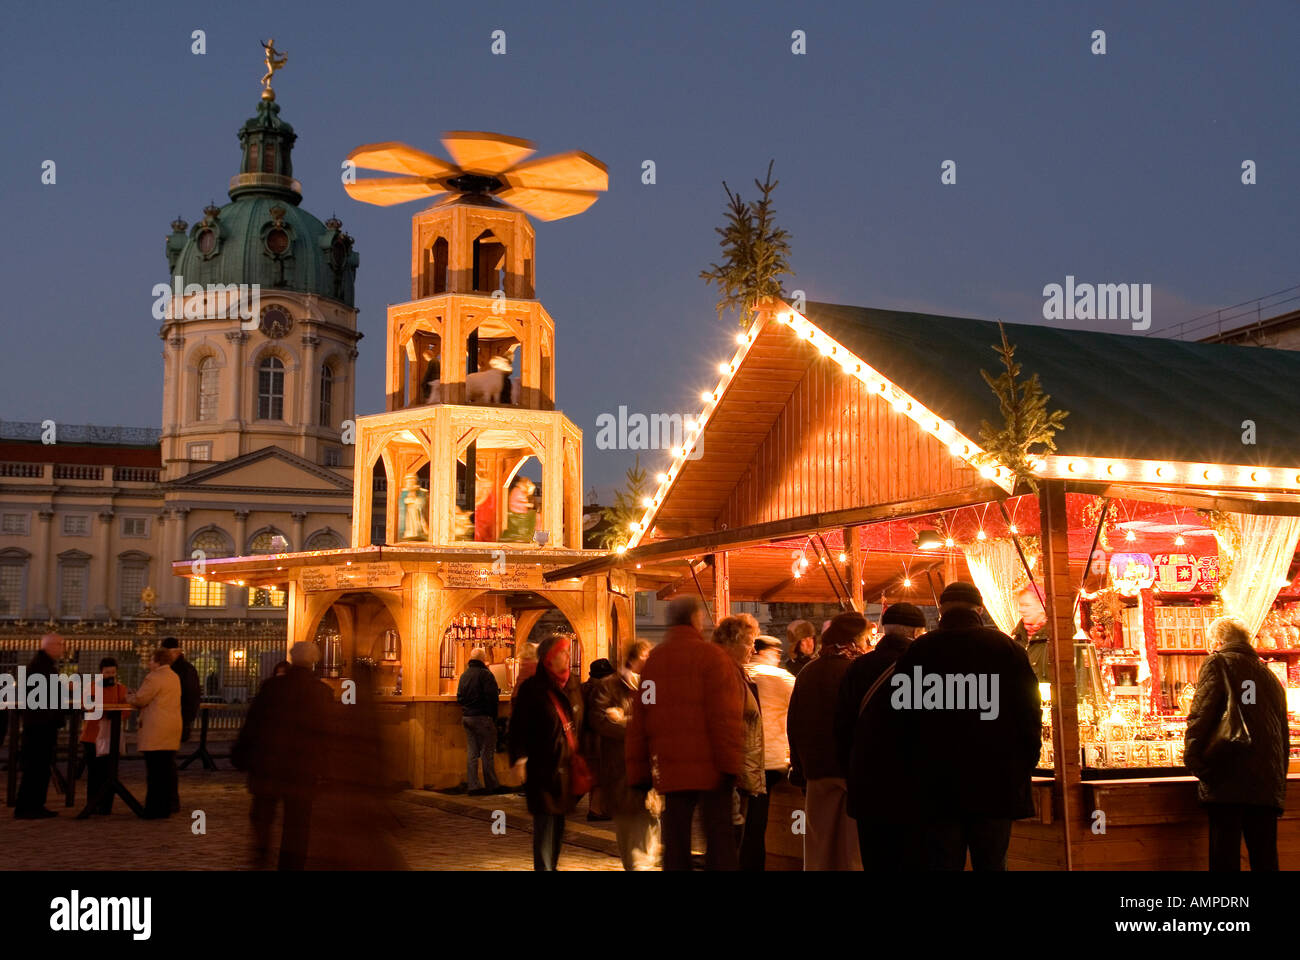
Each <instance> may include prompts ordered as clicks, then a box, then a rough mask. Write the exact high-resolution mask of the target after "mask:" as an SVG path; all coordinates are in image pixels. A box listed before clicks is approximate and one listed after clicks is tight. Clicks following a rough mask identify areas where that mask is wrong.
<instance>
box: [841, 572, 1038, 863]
mask: <svg viewBox="0 0 1300 960" xmlns="http://www.w3.org/2000/svg"><path fill="white" fill-rule="evenodd" d="M982 604H983V599H982V598H981V597H980V593H979V590H977V589H976V588H975V587H974V586H973V585H972V584H969V583H960V582H957V583H951V584H949V585H948V586H947V587H945V588H944V591H943V594H942V595H941V596H940V598H939V613H940V618H939V627H938V629H937V630H933V631H931V632H930V633H927V634H924V635H922V636H920V637H918V638H917V639H916V640H914V641H912V644H911V646H910V647H909V648H908V649H907V650H906V651H905V652H904V653H903V654H902V655H901V656H900V657H899V658H898V660H897V661H895V663H894V670H893V673H892V674H891V675H890V677H889V680H888V681H887V682H886V683H884V684H882V685H881V687H880V688H878V690H877V693H876V695H875V696H874V697H872V699H871V701H870V702H869V703H868V704H867V707H866V711H865V712H864V716H863V718H862V720H861V721H859V727H858V734H857V737H856V738H855V750H859V749H860V750H862V751H863V752H864V755H863V756H861V757H854V758H853V759H852V760H851V764H857V765H859V769H860V771H861V776H863V777H864V778H865V790H864V791H863V792H864V794H865V795H864V796H863V797H862V801H861V803H860V804H859V805H858V807H857V809H858V816H859V819H870V820H874V821H875V822H876V823H878V824H882V825H883V824H886V823H899V824H903V825H904V828H905V829H906V830H907V831H908V832H909V833H910V835H911V836H912V837H915V838H918V839H917V844H918V845H917V846H913V848H912V849H911V850H910V851H908V852H907V853H906V855H905V856H904V857H903V862H902V863H901V864H900V865H899V866H900V868H903V869H909V868H916V867H928V868H929V869H934V870H961V869H963V868H964V867H965V864H966V855H967V851H969V852H970V858H971V865H972V867H973V868H974V869H975V870H1005V869H1006V857H1007V845H1008V844H1009V842H1010V840H1011V824H1012V821H1014V820H1017V819H1020V818H1022V817H1028V816H1032V815H1033V813H1034V803H1033V795H1032V793H1031V792H1030V776H1031V774H1032V772H1033V770H1034V767H1035V765H1036V764H1037V763H1038V754H1039V751H1040V750H1041V748H1042V744H1041V740H1040V736H1041V733H1040V730H1041V724H1042V708H1041V703H1040V700H1039V694H1038V678H1037V677H1036V676H1035V675H1034V671H1033V668H1032V667H1031V666H1030V665H1029V658H1028V657H1027V656H1026V655H1025V652H1024V651H1023V650H1022V649H1020V647H1019V646H1018V645H1017V644H1016V642H1015V641H1014V640H1012V639H1011V638H1010V637H1009V636H1007V635H1006V634H1005V633H1001V632H1000V631H998V630H995V629H993V628H991V627H986V626H984V622H983V619H982V618H981V616H980V609H981V606H982ZM920 838H924V840H923V841H922V840H921V839H920ZM922 842H923V844H924V845H923V846H919V844H921V843H922Z"/></svg>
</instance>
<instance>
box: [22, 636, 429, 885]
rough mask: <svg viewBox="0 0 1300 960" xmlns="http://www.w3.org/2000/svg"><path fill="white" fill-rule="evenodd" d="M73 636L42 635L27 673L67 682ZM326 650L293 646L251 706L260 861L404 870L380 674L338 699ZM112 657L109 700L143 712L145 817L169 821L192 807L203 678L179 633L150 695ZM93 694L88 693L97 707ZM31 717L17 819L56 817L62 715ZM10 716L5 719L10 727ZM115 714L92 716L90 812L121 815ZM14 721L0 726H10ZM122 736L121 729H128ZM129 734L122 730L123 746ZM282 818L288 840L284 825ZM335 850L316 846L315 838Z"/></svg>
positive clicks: (243, 763) (104, 692)
mask: <svg viewBox="0 0 1300 960" xmlns="http://www.w3.org/2000/svg"><path fill="white" fill-rule="evenodd" d="M63 651H64V641H63V638H62V637H60V636H58V635H57V634H47V635H46V636H44V637H42V638H41V641H40V649H39V650H38V652H37V653H36V656H35V657H34V658H33V659H32V661H31V663H30V664H29V665H28V667H27V675H28V677H32V676H34V675H35V674H38V673H39V674H44V675H47V676H51V677H53V676H57V675H58V673H59V660H60V659H61V658H62V656H63ZM319 659H320V649H319V647H318V646H317V645H316V644H315V643H311V642H302V643H297V644H294V646H293V647H292V648H291V649H290V653H289V660H286V661H284V662H282V663H280V664H278V665H277V666H276V668H275V670H274V672H273V675H272V676H271V677H268V678H267V679H266V680H265V681H264V682H263V683H262V685H261V687H260V688H259V690H258V692H257V695H256V696H255V697H254V699H253V701H252V702H251V704H250V705H249V709H248V715H247V718H246V720H245V722H244V725H243V727H242V728H241V729H240V731H239V736H238V739H237V740H236V741H235V744H234V746H233V748H232V750H231V760H232V762H233V763H234V765H235V767H236V768H237V769H240V770H243V771H246V772H247V773H248V790H249V793H250V795H251V804H250V809H249V820H250V823H251V828H252V829H251V834H252V843H251V850H250V854H249V859H250V865H251V866H253V867H255V868H266V867H269V866H271V865H273V864H275V865H277V866H278V868H279V869H281V870H301V869H304V868H305V866H306V865H307V862H308V854H309V847H310V854H311V861H312V864H313V866H317V867H321V868H326V869H397V868H401V867H403V866H404V865H405V862H404V860H403V858H402V857H401V855H400V853H398V851H397V849H396V846H395V845H394V844H393V842H392V840H391V837H390V833H391V827H392V826H394V825H395V822H396V821H394V820H393V817H392V814H391V813H390V812H389V811H388V808H387V805H386V803H385V797H384V787H383V772H382V751H381V744H380V732H379V720H378V717H377V715H376V713H375V709H374V695H373V693H374V692H373V689H372V678H371V677H370V674H369V672H368V670H367V668H366V666H365V665H364V664H355V665H354V677H353V682H354V684H355V687H354V689H353V690H352V691H351V695H350V696H349V697H348V698H347V699H346V702H341V701H339V700H336V699H335V697H334V694H333V692H332V690H331V689H330V687H329V686H328V685H327V684H325V683H324V682H323V681H321V680H320V679H318V678H317V676H316V671H315V667H316V664H317V662H318V661H319ZM117 671H118V664H117V662H116V660H114V659H113V658H112V657H105V658H104V659H103V660H101V661H100V663H99V675H100V679H99V680H98V681H97V683H99V684H100V686H99V690H98V691H97V695H98V702H99V703H101V704H103V705H105V706H110V705H123V704H125V705H129V706H131V707H135V708H136V709H137V710H138V711H139V719H138V727H137V734H136V738H137V747H138V749H139V751H140V753H141V755H142V756H143V758H144V761H145V772H146V794H145V800H144V805H143V814H142V815H143V817H144V819H147V820H160V819H166V818H168V817H170V816H171V815H172V814H173V813H178V812H180V810H181V798H180V795H179V785H178V779H177V775H176V754H177V752H178V751H179V750H180V747H181V744H182V743H184V742H186V741H188V740H190V738H191V735H192V731H193V727H194V722H195V719H196V718H197V716H198V714H199V710H200V701H201V694H200V684H199V678H198V672H197V671H196V670H195V668H194V666H193V665H192V664H190V663H189V661H187V660H186V659H185V656H184V653H183V652H182V650H181V649H180V644H179V643H178V642H177V640H176V639H175V638H174V637H168V638H166V639H165V640H163V642H162V644H161V645H160V646H159V647H158V649H157V650H155V651H154V652H153V654H152V655H151V656H150V658H149V662H148V672H147V673H146V674H145V677H144V680H143V681H142V682H141V684H140V687H139V689H137V690H129V689H127V688H126V687H124V686H123V685H121V684H119V683H118V676H117ZM90 699H91V698H88V704H87V705H89V702H90ZM23 714H24V717H23V722H22V727H21V730H22V733H21V748H20V752H19V769H20V772H21V779H20V780H19V784H18V791H17V797H16V805H15V809H14V817H15V818H16V819H20V820H41V819H47V818H51V817H57V816H58V812H57V811H55V810H51V809H50V808H49V807H48V806H47V801H48V795H49V785H50V777H51V770H52V767H53V764H54V759H55V749H56V745H57V741H58V735H59V731H60V730H61V729H62V728H63V727H64V724H65V720H66V715H65V711H62V710H25V711H23ZM7 719H8V718H7V717H4V716H3V715H0V720H7ZM111 722H112V721H111V720H110V716H109V714H108V713H104V715H103V716H101V717H98V718H93V719H92V718H91V717H90V716H89V715H88V716H87V719H86V721H85V726H84V727H83V728H82V733H81V737H80V744H81V746H82V749H83V751H84V753H83V760H84V766H85V770H86V776H87V786H86V789H87V803H88V804H89V805H90V807H91V813H92V814H96V815H108V814H111V813H112V812H113V804H114V799H115V796H116V790H115V789H112V783H111V779H110V778H111V770H112V767H111V763H112V761H113V759H114V757H113V754H112V752H111V751H112V748H113V742H112V737H111ZM5 727H6V724H4V723H0V730H4V729H5ZM119 729H120V728H119ZM123 740H124V737H123V736H122V735H121V734H120V733H119V738H118V741H119V742H118V744H117V747H118V751H119V753H120V752H121V750H122V746H123V743H122V741H123ZM277 819H279V821H280V822H281V833H280V842H279V844H278V855H277V844H276V843H275V837H274V836H273V834H274V827H275V824H276V821H277ZM313 832H315V833H316V834H317V835H318V837H319V836H324V837H327V838H328V843H320V842H318V843H317V844H316V845H315V846H310V840H311V835H312V833H313Z"/></svg>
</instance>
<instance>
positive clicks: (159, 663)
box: [126, 647, 181, 820]
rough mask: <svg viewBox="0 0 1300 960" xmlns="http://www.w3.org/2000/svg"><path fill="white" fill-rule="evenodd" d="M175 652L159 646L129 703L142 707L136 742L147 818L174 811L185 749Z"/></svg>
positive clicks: (163, 816)
mask: <svg viewBox="0 0 1300 960" xmlns="http://www.w3.org/2000/svg"><path fill="white" fill-rule="evenodd" d="M171 663H172V653H171V651H170V650H168V649H166V648H163V647H159V648H158V649H157V650H155V651H154V652H153V656H152V657H150V659H149V672H148V673H147V674H146V675H145V678H144V682H143V683H141V684H140V689H139V690H137V691H136V692H135V693H134V694H132V695H129V696H128V697H127V698H126V700H127V703H129V704H131V706H133V707H137V708H139V710H140V722H139V727H138V733H137V736H136V745H137V747H138V748H139V750H140V752H141V753H142V754H144V767H145V782H146V784H147V786H146V792H145V800H144V818H145V819H146V820H165V819H166V818H167V817H170V816H171V815H172V813H173V812H175V811H174V809H173V802H174V800H173V798H174V797H175V796H176V791H177V783H176V780H177V777H176V751H177V750H179V749H180V748H181V681H180V677H178V676H176V674H175V673H173V672H172V669H171Z"/></svg>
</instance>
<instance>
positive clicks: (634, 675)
mask: <svg viewBox="0 0 1300 960" xmlns="http://www.w3.org/2000/svg"><path fill="white" fill-rule="evenodd" d="M651 649H653V647H652V646H651V644H650V643H649V641H646V640H637V641H635V642H634V643H632V644H631V645H630V646H629V647H628V649H627V657H626V659H624V661H623V663H622V665H621V666H620V667H619V669H618V672H617V673H615V674H614V675H612V676H609V677H606V678H605V679H603V680H600V681H598V682H597V684H596V688H595V689H594V690H593V691H592V695H591V707H590V710H589V711H588V714H587V724H588V726H589V727H590V728H591V729H592V730H593V731H594V732H595V733H596V734H597V736H599V737H600V739H601V745H600V770H599V771H598V772H597V774H596V777H597V779H598V780H599V781H600V782H601V784H602V785H603V786H604V788H605V795H606V798H607V800H608V803H609V807H608V809H609V812H610V813H611V814H612V815H613V817H614V834H615V836H616V837H617V838H618V850H619V855H620V856H621V857H622V858H623V869H625V870H654V869H655V868H656V867H657V866H658V863H659V818H658V815H657V814H655V813H652V812H651V811H650V809H649V804H650V802H652V801H651V799H650V796H649V794H648V792H647V791H646V790H641V789H638V788H636V787H633V786H631V785H629V783H628V780H627V756H626V751H625V746H626V741H627V723H628V717H629V716H630V715H631V714H632V711H633V710H635V709H637V707H638V704H637V692H638V691H639V690H640V687H641V676H640V674H641V671H642V669H644V668H645V662H646V658H648V657H649V656H650V651H651Z"/></svg>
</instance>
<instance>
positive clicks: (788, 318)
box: [781, 313, 794, 323]
mask: <svg viewBox="0 0 1300 960" xmlns="http://www.w3.org/2000/svg"><path fill="white" fill-rule="evenodd" d="M781 322H782V323H794V314H793V313H783V314H781Z"/></svg>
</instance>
